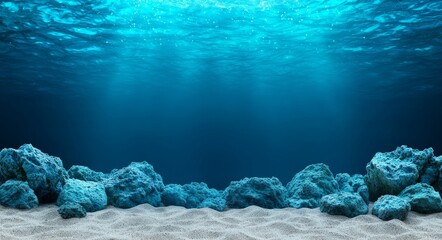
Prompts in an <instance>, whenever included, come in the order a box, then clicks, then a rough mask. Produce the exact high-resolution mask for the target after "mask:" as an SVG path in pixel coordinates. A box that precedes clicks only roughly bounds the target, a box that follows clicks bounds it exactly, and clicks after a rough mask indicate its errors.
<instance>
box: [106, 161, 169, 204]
mask: <svg viewBox="0 0 442 240" xmlns="http://www.w3.org/2000/svg"><path fill="white" fill-rule="evenodd" d="M103 183H104V185H105V188H106V194H107V196H108V204H111V205H113V206H115V207H119V208H131V207H134V206H137V205H139V204H143V203H149V204H150V205H152V206H155V207H157V206H160V204H161V192H162V191H163V189H164V184H163V179H162V178H161V176H160V175H159V174H158V173H156V172H155V171H154V169H153V167H152V165H150V164H149V163H147V162H133V163H131V164H130V165H129V166H127V167H125V168H122V169H114V170H112V172H111V173H110V174H109V177H108V178H106V179H105V180H104V181H103Z"/></svg>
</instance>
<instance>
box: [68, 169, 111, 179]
mask: <svg viewBox="0 0 442 240" xmlns="http://www.w3.org/2000/svg"><path fill="white" fill-rule="evenodd" d="M68 174H69V177H70V178H75V179H78V180H83V181H92V182H101V181H103V180H104V179H105V177H106V175H105V174H104V173H102V172H96V171H94V170H91V169H90V168H88V167H85V166H79V165H73V166H72V167H71V168H70V169H69V171H68Z"/></svg>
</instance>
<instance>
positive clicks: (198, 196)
mask: <svg viewBox="0 0 442 240" xmlns="http://www.w3.org/2000/svg"><path fill="white" fill-rule="evenodd" d="M161 201H162V203H163V204H164V205H165V206H171V205H173V206H182V207H185V208H212V209H215V210H218V211H223V210H224V208H225V206H226V201H225V199H224V197H223V195H222V193H221V192H220V191H218V190H216V189H213V188H209V187H208V186H207V184H206V183H196V182H192V183H190V184H184V185H178V184H169V185H166V187H165V188H164V191H163V192H162V193H161Z"/></svg>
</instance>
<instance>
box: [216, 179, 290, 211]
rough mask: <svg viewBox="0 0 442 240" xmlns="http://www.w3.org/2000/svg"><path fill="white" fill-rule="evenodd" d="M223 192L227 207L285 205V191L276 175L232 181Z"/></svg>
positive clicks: (277, 206) (281, 206) (272, 206)
mask: <svg viewBox="0 0 442 240" xmlns="http://www.w3.org/2000/svg"><path fill="white" fill-rule="evenodd" d="M224 194H225V197H226V205H227V206H228V207H229V208H245V207H248V206H251V205H256V206H260V207H262V208H284V207H286V206H287V191H286V189H285V188H284V186H283V185H282V184H281V182H280V181H279V180H278V178H276V177H272V178H258V177H252V178H244V179H242V180H241V181H232V182H231V183H230V185H229V186H228V187H227V188H226V190H225V191H224Z"/></svg>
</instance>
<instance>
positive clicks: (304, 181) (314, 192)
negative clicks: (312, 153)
mask: <svg viewBox="0 0 442 240" xmlns="http://www.w3.org/2000/svg"><path fill="white" fill-rule="evenodd" d="M338 191H339V186H338V183H337V182H336V180H335V179H334V177H333V174H332V172H331V171H330V169H329V167H328V166H327V165H325V164H323V163H318V164H313V165H309V166H307V167H306V168H305V169H304V170H302V171H301V172H299V173H297V174H296V175H295V176H294V177H293V179H292V180H291V181H290V182H289V183H288V184H287V192H288V198H289V205H290V206H292V207H294V208H303V207H306V208H316V207H318V206H319V201H320V200H321V198H322V197H323V196H325V195H328V194H331V193H336V192H338Z"/></svg>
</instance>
